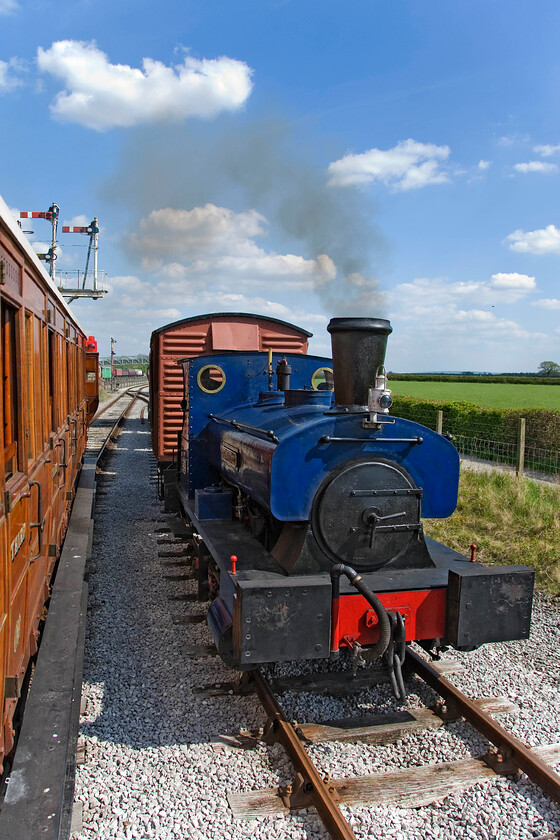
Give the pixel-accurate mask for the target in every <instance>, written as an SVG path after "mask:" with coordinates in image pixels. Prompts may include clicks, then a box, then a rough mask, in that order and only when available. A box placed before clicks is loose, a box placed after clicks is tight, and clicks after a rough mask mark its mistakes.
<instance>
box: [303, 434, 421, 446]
mask: <svg viewBox="0 0 560 840" xmlns="http://www.w3.org/2000/svg"><path fill="white" fill-rule="evenodd" d="M319 443H415V444H417V445H418V446H419V445H420V444H421V443H424V438H422V437H420V436H418V437H413V438H388V437H377V438H352V437H331V436H330V435H323V437H320V438H319Z"/></svg>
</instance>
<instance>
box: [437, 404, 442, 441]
mask: <svg viewBox="0 0 560 840" xmlns="http://www.w3.org/2000/svg"><path fill="white" fill-rule="evenodd" d="M436 432H437V433H438V435H442V434H443V411H442V410H441V409H440V408H438V411H437V415H436Z"/></svg>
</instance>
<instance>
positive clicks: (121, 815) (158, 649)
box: [73, 408, 560, 840]
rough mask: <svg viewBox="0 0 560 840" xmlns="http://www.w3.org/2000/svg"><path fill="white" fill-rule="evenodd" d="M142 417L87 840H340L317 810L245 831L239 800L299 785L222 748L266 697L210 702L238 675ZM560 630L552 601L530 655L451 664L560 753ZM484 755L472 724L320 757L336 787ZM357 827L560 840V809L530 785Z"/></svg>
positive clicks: (260, 719) (321, 705)
mask: <svg viewBox="0 0 560 840" xmlns="http://www.w3.org/2000/svg"><path fill="white" fill-rule="evenodd" d="M139 413H140V409H139V408H138V409H137V411H136V413H134V412H133V414H132V417H131V418H130V419H129V420H128V421H127V422H126V424H125V426H124V431H123V433H122V434H121V436H120V437H119V440H118V444H117V447H116V450H115V451H114V452H113V453H112V454H111V455H110V456H109V457H108V458H107V459H106V461H105V464H104V466H103V470H104V473H103V474H102V475H100V476H99V489H100V491H101V492H100V495H99V498H98V503H97V512H96V526H95V534H94V544H93V556H92V561H91V573H90V601H89V609H88V625H87V640H86V657H85V668H84V686H83V696H84V703H85V713H84V714H83V716H82V719H81V734H82V736H83V739H84V741H85V748H86V757H85V763H84V764H83V765H80V766H79V767H78V770H77V778H76V793H75V799H76V801H77V802H79V803H82V807H83V826H82V829H81V831H80V832H79V833H75V834H74V835H73V839H74V840H94V838H95V840H113V838H114V840H128V838H141V840H148V838H150V839H151V838H157V840H190V839H191V838H193V840H202V838H211V837H212V838H228V840H229V838H232V840H237V838H249V837H251V838H256V839H257V838H263V840H264V838H266V840H283V838H290V840H299V838H326V837H327V836H328V835H327V833H326V831H325V829H324V827H323V826H322V824H321V822H320V820H319V818H318V817H317V815H316V814H315V813H314V812H313V811H306V812H300V813H297V814H291V815H278V816H275V817H259V818H256V819H254V820H250V821H242V820H236V819H234V817H233V814H232V812H231V810H230V808H229V805H228V801H227V794H228V792H232V793H233V792H248V791H250V790H258V789H260V788H266V787H272V788H274V787H277V786H278V784H285V783H287V782H289V781H291V779H292V775H293V771H292V768H291V765H290V763H289V761H288V759H287V757H286V755H285V753H284V751H283V750H282V748H281V747H279V746H273V747H268V746H265V745H264V744H259V745H258V746H257V748H256V749H255V750H240V749H234V748H230V747H228V746H224V745H221V744H219V743H216V740H217V738H218V736H219V735H220V734H225V733H235V732H237V731H238V730H239V729H252V728H258V727H259V726H263V725H264V723H265V720H264V713H263V712H262V709H261V708H260V706H259V705H258V701H257V700H256V698H255V697H254V696H252V695H249V696H238V695H235V694H232V695H230V696H216V697H204V696H203V695H201V694H200V693H199V692H200V690H201V689H203V688H204V687H205V686H208V685H212V684H218V683H221V682H226V681H231V680H232V678H233V679H235V677H236V675H235V673H233V672H232V671H230V670H229V669H228V668H226V666H225V665H224V664H223V663H222V662H221V660H220V659H219V658H218V657H216V656H207V655H205V654H204V650H205V648H206V647H207V646H208V644H209V642H210V633H209V631H208V628H207V626H206V623H205V622H203V623H200V624H196V623H195V624H188V623H185V620H186V619H187V618H188V617H194V616H202V615H203V614H204V613H205V605H204V604H202V603H199V602H197V601H194V600H193V601H185V600H178V598H179V597H180V596H182V595H185V594H188V595H194V593H195V590H196V584H195V582H194V581H193V580H185V579H179V578H181V577H184V575H185V573H186V572H187V571H188V569H187V568H186V567H184V566H179V565H177V567H176V568H174V567H173V565H171V564H173V563H175V562H177V563H180V561H181V557H177V558H173V557H169V556H164V555H169V554H171V553H179V552H180V551H181V549H182V543H181V542H180V541H178V540H177V541H176V546H175V545H174V542H175V541H174V538H173V537H172V535H171V534H170V533H166V532H165V528H166V520H165V517H164V514H163V507H162V504H161V503H160V502H158V501H157V495H156V487H155V478H154V477H155V460H154V457H153V455H152V452H151V445H150V444H151V440H150V434H149V428H148V426H147V425H144V424H142V423H141V422H140V418H139ZM160 555H162V556H160ZM174 577H176V578H177V579H176V580H174V579H172V578H174ZM558 618H559V610H558V605H557V604H555V603H553V602H551V601H546V600H544V599H542V598H537V600H536V603H535V607H534V617H533V630H532V637H531V640H530V641H529V642H514V643H508V644H497V645H489V646H486V647H484V648H482V649H480V650H478V651H475V652H474V653H471V654H461V653H457V652H455V651H452V652H450V653H449V654H445V657H446V658H452V659H455V660H459V661H460V662H462V663H463V664H464V670H463V671H462V672H461V673H458V674H454V675H453V677H452V678H451V679H452V681H453V682H454V683H455V684H457V685H458V686H459V688H461V689H462V690H464V691H466V693H467V694H469V695H470V696H473V697H483V696H496V697H497V696H503V697H507V698H508V699H509V700H511V701H513V702H514V703H515V704H516V705H517V707H518V709H519V711H518V713H516V714H510V715H507V716H505V717H501V718H500V722H501V723H503V725H505V726H506V728H508V729H509V730H511V731H512V732H513V733H514V734H515V735H517V736H518V737H520V738H521V739H522V740H523V741H525V742H526V743H527V744H529V745H538V744H549V743H555V742H557V741H560V700H559V698H558V674H559V673H560V667H559V666H560V654H559V652H558V643H559V641H560V638H559V637H560V631H559V621H558ZM198 644H199V645H200V646H201V648H202V650H203V652H202V653H201V654H199V655H197V653H196V646H197V645H198ZM309 667H310V666H309V665H308V664H307V663H304V664H302V665H297V666H296V665H292V664H290V665H282V666H277V667H276V669H274V670H275V672H276V673H277V674H282V673H296V672H300V671H301V670H305V669H306V668H309ZM323 667H327V668H330V667H331V666H330V664H326V665H324V666H323ZM407 689H408V691H409V696H408V698H407V704H408V706H409V707H410V706H412V707H419V706H422V705H424V704H425V703H431V702H433V701H434V699H435V695H434V694H433V692H432V691H431V690H430V689H429V688H427V687H426V686H424V685H423V684H422V683H421V682H420V681H419V680H417V679H413V680H411V681H409V682H408V684H407ZM280 700H281V702H282V705H283V707H284V709H285V711H286V713H287V715H288V717H290V718H294V719H296V720H298V721H299V722H300V723H302V722H306V721H315V720H321V719H328V718H340V717H344V716H347V715H355V714H363V713H368V712H383V711H394V710H395V709H398V708H402V706H399V705H398V703H397V701H395V700H394V699H393V697H392V695H391V691H390V688H389V686H387V685H382V686H378V687H373V688H371V689H369V690H367V691H362V692H360V693H359V694H357V695H355V696H353V697H351V698H333V697H326V696H324V697H322V696H316V695H311V694H306V693H299V694H296V693H294V692H287V693H285V694H284V695H282V696H281V698H280ZM485 750H486V745H485V742H484V740H483V739H482V738H481V737H480V736H478V735H477V733H476V732H474V730H473V729H472V728H471V727H470V726H469V725H468V724H466V723H464V722H459V723H453V724H449V725H447V726H445V727H442V728H441V729H439V730H437V731H432V732H423V733H417V734H411V735H409V736H407V737H406V738H404V739H403V740H402V741H399V742H398V743H397V744H394V745H389V746H383V747H374V746H368V745H366V744H342V743H337V742H330V743H326V744H317V745H313V746H310V747H309V751H310V753H311V755H312V756H313V760H314V761H315V763H316V764H317V766H318V767H319V769H320V770H321V771H322V772H323V773H328V774H329V775H330V776H331V777H332V778H338V777H342V776H352V775H357V774H359V775H363V774H369V773H376V772H386V771H394V770H396V769H400V768H406V767H413V766H417V765H422V764H426V763H430V764H433V763H437V762H442V761H453V760H457V759H460V758H467V757H471V756H473V755H480V754H482V753H483V752H485ZM343 812H344V814H345V816H346V817H347V818H348V819H349V821H350V823H351V825H352V826H353V829H354V832H355V834H356V836H357V837H358V838H367V837H374V836H375V837H388V838H394V839H395V840H409V838H418V837H425V838H438V840H442V838H456V837H466V838H473V840H475V839H476V840H478V839H479V838H481V839H482V840H494V839H495V840H502V838H503V840H505V838H508V840H512V838H523V840H525V838H537V837H540V836H542V835H545V834H547V833H549V832H553V831H557V830H559V829H560V811H559V809H558V808H557V807H556V806H555V805H554V804H552V803H550V801H549V800H548V799H547V798H546V797H545V796H544V795H543V794H541V793H540V791H538V790H537V789H536V788H535V786H534V785H533V784H532V783H531V782H529V781H528V780H527V779H526V778H525V777H522V778H521V780H520V781H518V782H513V781H511V780H508V779H502V778H499V777H496V779H495V780H494V779H493V780H490V781H488V782H485V783H481V784H477V785H475V786H473V787H471V788H469V790H468V791H466V792H465V793H463V794H460V795H457V794H456V795H452V796H448V797H447V798H446V799H444V800H442V801H440V802H437V803H434V804H433V805H430V806H426V807H422V808H418V809H412V808H396V807H388V806H383V807H374V806H364V807H360V808H352V809H348V808H343Z"/></svg>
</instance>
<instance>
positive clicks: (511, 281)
mask: <svg viewBox="0 0 560 840" xmlns="http://www.w3.org/2000/svg"><path fill="white" fill-rule="evenodd" d="M535 288H536V283H535V278H534V277H530V276H529V275H527V274H517V273H516V272H513V273H511V274H505V273H498V274H493V275H492V276H491V278H490V280H472V281H469V282H458V283H450V282H449V281H447V280H445V279H444V278H440V277H436V278H427V277H421V278H417V279H415V280H413V281H412V282H411V283H401V284H400V285H399V286H398V287H397V289H398V290H399V294H402V295H403V299H405V300H407V301H409V303H410V309H411V312H413V313H415V312H418V311H419V310H421V309H423V308H425V307H428V308H432V307H437V306H441V305H447V304H452V305H460V306H464V305H465V302H466V301H469V300H470V301H473V303H475V304H477V305H480V304H486V305H493V304H498V303H500V304H510V303H517V301H518V300H521V298H523V297H525V296H526V295H527V294H529V293H530V292H532V291H534V289H535Z"/></svg>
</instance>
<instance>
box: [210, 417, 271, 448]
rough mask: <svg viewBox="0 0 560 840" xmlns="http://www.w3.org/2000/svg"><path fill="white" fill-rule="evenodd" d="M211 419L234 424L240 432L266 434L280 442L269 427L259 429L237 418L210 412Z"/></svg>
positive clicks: (267, 436)
mask: <svg viewBox="0 0 560 840" xmlns="http://www.w3.org/2000/svg"><path fill="white" fill-rule="evenodd" d="M208 417H209V418H210V420H213V421H214V423H225V424H226V425H228V426H233V428H234V429H239V431H240V432H248V433H249V434H250V435H264V436H265V437H266V438H268V440H271V441H272V442H273V443H280V439H279V438H277V437H276V435H275V434H274V432H272V431H270V430H269V429H259V428H258V427H257V426H249V425H248V424H247V423H238V421H237V420H228V419H226V418H225V417H217V416H216V415H215V414H209V415H208Z"/></svg>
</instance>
